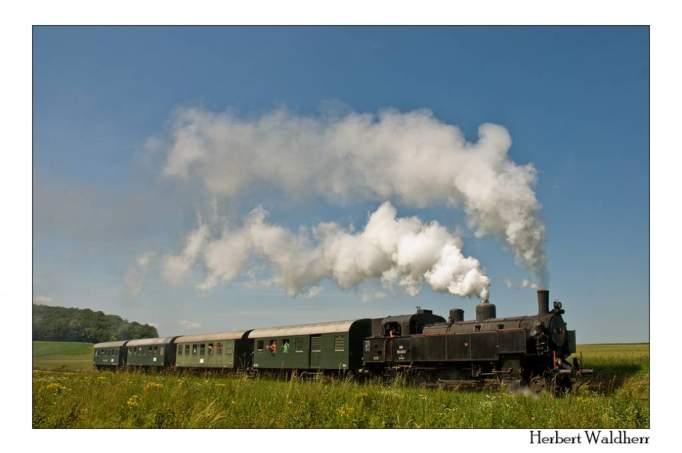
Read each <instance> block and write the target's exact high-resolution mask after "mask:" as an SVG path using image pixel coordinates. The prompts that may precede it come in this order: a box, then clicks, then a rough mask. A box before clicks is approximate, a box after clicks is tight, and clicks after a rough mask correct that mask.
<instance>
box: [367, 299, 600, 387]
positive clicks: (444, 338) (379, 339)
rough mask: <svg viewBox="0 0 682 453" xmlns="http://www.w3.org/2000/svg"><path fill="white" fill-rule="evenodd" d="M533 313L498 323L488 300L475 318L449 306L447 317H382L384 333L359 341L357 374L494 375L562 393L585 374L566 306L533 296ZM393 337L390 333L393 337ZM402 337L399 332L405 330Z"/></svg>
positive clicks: (424, 313) (427, 313) (443, 377)
mask: <svg viewBox="0 0 682 453" xmlns="http://www.w3.org/2000/svg"><path fill="white" fill-rule="evenodd" d="M537 299H538V312H537V314H535V315H527V316H515V317H508V318H498V317H497V316H496V307H495V305H494V304H491V303H489V302H488V301H487V300H486V301H484V302H483V303H481V304H479V305H477V306H476V319H475V320H469V321H465V320H464V311H463V310H461V309H458V308H456V309H452V310H450V314H449V317H448V320H447V321H446V320H445V319H443V318H442V317H440V316H436V315H434V314H433V313H432V312H431V311H430V310H417V313H416V314H414V315H405V316H397V317H388V318H384V319H383V320H382V323H381V327H382V332H383V333H384V335H379V336H373V337H371V338H368V339H366V340H365V342H364V363H365V367H364V369H363V371H365V372H366V373H369V374H376V373H381V372H384V371H385V368H386V367H394V369H396V370H400V369H403V370H404V371H409V372H412V373H417V374H419V375H421V376H422V377H424V378H426V379H431V380H434V379H435V380H449V379H455V380H456V379H485V378H495V379H499V380H507V381H511V382H514V381H515V382H518V383H521V384H523V385H527V386H529V387H531V388H532V389H533V390H536V391H540V390H543V389H546V388H549V387H551V388H553V389H554V390H556V391H566V390H569V389H570V388H571V386H572V383H573V382H574V380H575V379H576V378H577V377H579V376H580V375H583V374H588V373H590V372H591V370H586V369H583V368H582V364H581V363H580V360H579V359H578V358H577V357H575V358H574V359H573V361H572V362H569V361H568V358H569V356H571V355H572V354H573V353H575V351H576V337H575V331H574V330H567V328H566V323H565V321H564V319H563V317H562V314H564V309H563V308H562V304H561V302H559V301H555V302H554V304H553V309H552V310H551V311H550V310H549V291H547V290H544V289H541V290H538V291H537ZM391 332H393V333H396V334H397V335H396V336H395V337H394V336H393V334H391ZM404 332H405V333H407V334H406V335H404V334H403V333H404Z"/></svg>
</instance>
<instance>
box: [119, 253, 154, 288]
mask: <svg viewBox="0 0 682 453" xmlns="http://www.w3.org/2000/svg"><path fill="white" fill-rule="evenodd" d="M155 256H156V254H155V253H154V252H145V253H142V254H141V255H138V256H137V257H136V258H135V261H134V262H133V263H132V264H131V265H130V266H129V267H128V269H127V270H126V273H125V275H124V276H123V281H124V283H125V287H126V292H127V293H128V296H130V297H135V296H137V295H139V294H140V292H141V291H142V287H143V286H144V281H145V279H146V276H147V272H148V271H149V268H150V267H151V265H152V262H153V261H154V258H155Z"/></svg>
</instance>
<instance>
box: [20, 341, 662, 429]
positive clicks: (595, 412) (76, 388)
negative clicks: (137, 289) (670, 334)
mask: <svg viewBox="0 0 682 453" xmlns="http://www.w3.org/2000/svg"><path fill="white" fill-rule="evenodd" d="M580 351H582V353H583V358H584V361H585V366H587V367H592V368H594V369H595V371H596V373H597V374H596V377H595V378H594V379H593V380H592V382H591V384H590V385H587V386H583V387H582V388H581V389H580V390H579V391H578V392H576V393H575V394H573V395H570V396H567V397H561V398H555V397H553V396H551V395H547V394H543V395H539V396H537V395H530V394H524V393H508V392H505V391H485V392H483V391H453V390H442V389H424V388H419V387H411V386H404V385H402V384H401V383H395V384H392V385H388V386H385V385H381V384H376V383H372V384H362V383H358V382H354V381H349V380H337V381H333V382H321V381H306V382H302V381H300V380H298V379H293V380H291V381H284V380H276V379H268V378H260V379H247V378H246V377H243V376H241V377H240V376H200V375H176V374H173V373H161V374H144V373H133V372H117V373H111V372H96V371H91V370H87V371H79V372H71V373H69V372H61V371H34V372H33V426H34V427H35V428H119V427H121V428H138V427H139V428H531V427H534V428H581V427H591V428H648V427H649V346H648V345H585V346H580V347H579V352H580Z"/></svg>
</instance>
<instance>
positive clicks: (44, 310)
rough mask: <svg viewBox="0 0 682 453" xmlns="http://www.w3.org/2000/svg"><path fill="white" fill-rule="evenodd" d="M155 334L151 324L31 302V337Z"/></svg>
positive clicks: (88, 339)
mask: <svg viewBox="0 0 682 453" xmlns="http://www.w3.org/2000/svg"><path fill="white" fill-rule="evenodd" d="M158 336H159V334H158V332H157V331H156V328H155V327H154V326H150V325H148V324H140V323H138V322H128V321H126V320H125V319H122V318H121V317H120V316H116V315H107V314H104V313H102V312H101V311H92V310H90V309H87V308H85V309H81V308H66V307H52V306H47V305H38V304H33V340H49V341H83V342H88V343H99V342H103V341H114V340H132V339H136V338H150V337H158Z"/></svg>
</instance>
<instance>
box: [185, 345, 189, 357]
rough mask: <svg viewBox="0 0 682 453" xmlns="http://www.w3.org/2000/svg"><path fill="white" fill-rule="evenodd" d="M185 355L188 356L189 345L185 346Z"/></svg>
mask: <svg viewBox="0 0 682 453" xmlns="http://www.w3.org/2000/svg"><path fill="white" fill-rule="evenodd" d="M185 355H189V345H188V344H186V345H185Z"/></svg>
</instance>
